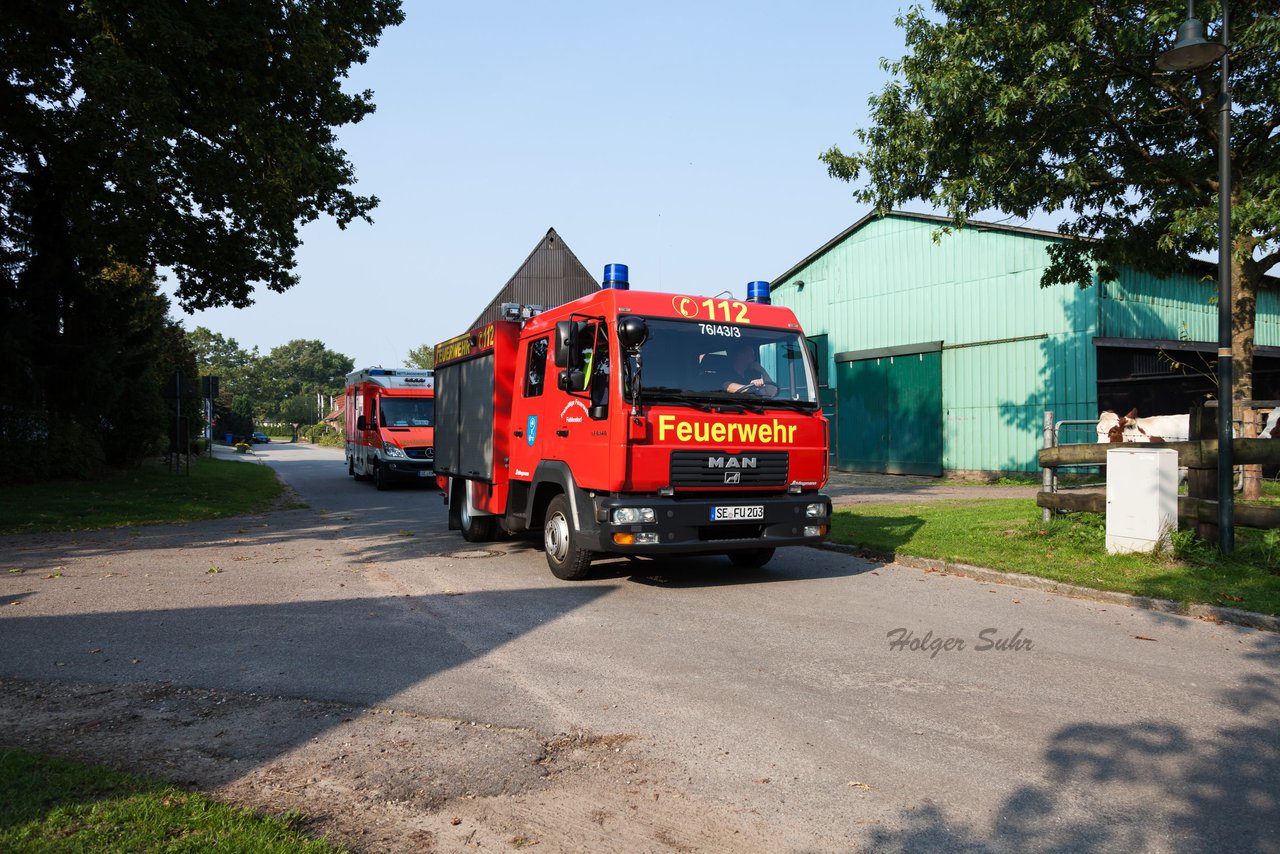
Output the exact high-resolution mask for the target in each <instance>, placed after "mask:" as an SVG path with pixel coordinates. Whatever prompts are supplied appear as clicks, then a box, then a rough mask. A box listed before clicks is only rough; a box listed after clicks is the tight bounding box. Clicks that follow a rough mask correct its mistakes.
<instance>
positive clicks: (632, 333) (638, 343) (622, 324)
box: [618, 315, 649, 353]
mask: <svg viewBox="0 0 1280 854" xmlns="http://www.w3.org/2000/svg"><path fill="white" fill-rule="evenodd" d="M648 340H649V324H647V323H645V320H644V318H643V317H636V316H635V315H628V316H626V317H623V318H621V319H620V320H619V321H618V343H619V344H621V345H622V349H623V350H625V351H626V352H628V353H635V352H636V351H638V350H639V349H640V348H641V347H642V346H644V342H646V341H648Z"/></svg>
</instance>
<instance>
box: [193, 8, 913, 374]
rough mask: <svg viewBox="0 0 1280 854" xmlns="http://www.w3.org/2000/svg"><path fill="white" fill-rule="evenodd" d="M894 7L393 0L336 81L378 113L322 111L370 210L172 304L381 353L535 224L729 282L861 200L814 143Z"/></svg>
mask: <svg viewBox="0 0 1280 854" xmlns="http://www.w3.org/2000/svg"><path fill="white" fill-rule="evenodd" d="M904 7H905V4H903V5H895V4H861V3H856V4H855V3H847V2H846V3H837V2H801V3H794V4H779V3H732V4H730V3H693V4H689V3H641V4H630V5H626V6H623V5H621V4H613V3H599V2H594V3H564V2H551V3H547V4H527V3H520V4H506V3H501V4H470V3H450V4H445V3H425V2H421V0H406V2H405V11H406V14H407V20H406V22H405V23H404V24H403V25H402V26H400V27H397V28H395V29H393V30H390V31H388V32H387V33H386V34H385V35H384V37H383V39H382V42H381V44H380V45H379V46H378V47H377V48H376V49H375V50H374V51H373V53H372V55H371V57H370V60H369V62H368V64H366V65H365V66H362V67H360V68H358V69H356V70H355V72H354V73H353V74H352V77H351V79H350V81H349V83H348V87H347V88H348V89H349V90H354V89H364V88H369V89H372V90H374V93H375V101H376V103H377V105H378V109H377V112H376V113H375V114H374V115H372V116H370V117H369V118H367V119H366V120H365V121H363V122H361V123H360V124H359V125H355V126H352V127H348V128H345V129H343V130H342V131H341V132H340V137H341V140H342V145H343V147H344V148H345V150H346V151H347V152H348V155H349V157H350V159H351V161H352V162H353V164H354V165H355V169H356V175H357V177H358V179H359V183H358V185H357V191H358V192H360V193H366V194H374V195H377V196H378V197H379V198H380V199H381V200H382V202H381V205H380V206H379V207H378V209H377V210H376V211H375V212H374V224H373V225H372V226H369V225H366V224H363V223H358V224H355V225H352V226H351V227H349V228H347V229H346V230H345V231H344V230H340V229H338V228H337V227H336V226H335V225H333V223H332V222H327V221H319V222H316V223H312V224H310V225H308V226H307V227H306V228H305V229H304V230H303V241H304V245H303V247H302V249H301V251H300V253H299V265H298V273H299V275H300V276H301V283H300V284H299V285H297V286H296V287H294V288H293V289H292V290H290V291H288V292H286V293H284V294H272V293H269V292H259V294H258V296H257V303H256V304H255V305H253V306H252V307H250V308H247V309H215V310H211V311H205V312H199V313H197V314H195V315H186V314H180V313H178V311H177V309H176V308H175V313H176V314H179V316H180V317H181V318H182V320H183V323H184V324H185V325H186V326H187V328H188V329H191V328H194V327H195V326H196V325H203V326H207V327H209V328H210V329H212V330H214V331H216V332H221V333H222V334H224V335H228V336H230V337H234V338H236V339H238V340H239V342H240V343H241V344H242V345H244V346H246V347H249V346H253V345H257V346H258V347H260V348H261V349H262V350H263V352H266V351H267V350H269V349H270V348H271V347H273V346H275V345H278V344H282V343H284V342H285V341H288V340H290V339H293V338H318V339H320V340H322V341H324V342H325V344H326V345H328V346H329V347H331V348H332V349H335V350H337V351H339V352H342V353H345V354H347V355H349V356H351V357H352V358H353V359H355V361H356V365H357V367H364V366H368V365H375V364H381V365H384V366H395V365H399V364H401V363H402V362H403V359H404V356H405V354H406V353H407V352H408V351H409V349H410V348H413V347H416V346H418V345H420V344H423V343H428V342H429V343H432V344H434V343H436V342H438V341H441V340H443V339H445V338H447V337H450V336H452V335H455V334H458V333H459V332H462V331H465V328H466V326H467V324H469V323H470V322H471V320H472V319H473V318H474V317H475V316H476V315H477V314H478V313H479V312H480V310H481V309H482V308H483V307H484V305H485V304H486V303H487V302H488V300H489V299H490V298H491V297H492V295H493V294H494V293H495V292H496V291H497V289H498V288H499V287H501V286H502V284H503V283H505V282H506V281H507V279H508V278H510V276H511V274H512V273H514V272H515V270H516V268H517V267H518V266H519V265H520V263H521V262H522V261H523V260H524V258H525V257H526V256H527V255H528V253H529V252H530V250H531V249H532V248H533V246H534V245H535V244H536V243H537V242H538V240H539V239H540V238H541V237H542V235H543V234H544V233H545V232H546V230H547V229H548V228H549V227H554V228H555V229H556V230H557V231H558V232H559V233H560V235H561V236H562V237H563V238H564V240H565V242H566V243H567V244H568V245H569V247H570V248H571V249H573V250H574V252H575V253H576V254H577V255H578V257H579V258H580V259H581V260H582V262H583V263H584V264H585V265H586V266H587V268H588V270H590V271H591V273H592V274H593V275H594V276H595V277H596V278H597V280H598V279H599V278H600V275H601V272H602V270H603V267H604V265H605V264H606V263H612V262H620V263H624V264H628V265H630V268H631V280H632V287H634V288H647V289H653V290H664V291H684V292H688V293H695V294H702V293H708V294H709V293H717V292H719V291H722V290H725V289H729V290H731V291H733V292H734V293H735V294H736V295H739V296H742V295H745V288H746V283H747V282H748V281H752V280H755V279H772V278H774V277H776V276H778V275H779V274H780V273H782V272H784V271H785V270H786V269H787V268H789V267H790V266H791V265H792V264H793V263H795V262H796V261H798V260H800V259H801V258H803V257H804V256H805V255H807V254H808V253H809V252H811V251H813V250H814V249H816V248H817V247H818V246H820V245H822V244H823V243H825V242H826V241H827V240H828V239H830V238H831V237H832V236H834V235H835V234H837V233H839V232H840V231H841V230H843V229H844V228H846V227H847V226H848V225H850V224H851V223H852V222H854V220H856V219H857V218H858V217H860V216H862V215H863V214H864V213H865V212H866V210H865V208H863V207H862V206H860V205H859V204H857V203H856V202H854V200H853V199H852V198H851V187H850V186H849V185H847V184H844V183H843V182H840V181H836V180H834V179H832V178H829V177H828V176H827V174H826V170H825V168H824V167H823V165H822V164H821V163H820V162H819V161H818V159H817V158H818V154H819V153H820V152H822V151H824V150H826V149H827V148H828V147H830V146H831V145H833V144H838V145H840V146H842V147H844V148H845V149H846V150H848V149H849V148H851V147H852V146H853V137H852V134H853V132H854V130H855V129H856V128H859V127H862V126H863V125H864V124H865V123H866V120H867V99H868V97H869V96H870V95H871V94H872V93H873V92H876V91H879V90H880V89H881V88H882V87H883V85H884V83H885V81H886V79H887V77H886V75H885V73H884V72H883V71H882V70H881V69H880V65H879V63H880V58H881V57H889V58H894V59H896V58H897V57H899V56H900V55H901V54H902V52H903V43H902V35H901V32H900V31H899V30H898V29H897V28H896V27H895V25H894V18H895V16H896V15H897V14H898V10H899V9H900V8H904ZM917 209H920V210H925V209H926V208H924V207H923V206H920V207H918V208H917Z"/></svg>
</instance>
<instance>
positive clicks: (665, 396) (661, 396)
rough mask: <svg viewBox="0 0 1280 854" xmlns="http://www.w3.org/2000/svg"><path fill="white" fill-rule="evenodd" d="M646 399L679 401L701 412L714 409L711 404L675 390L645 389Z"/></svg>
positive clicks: (652, 400)
mask: <svg viewBox="0 0 1280 854" xmlns="http://www.w3.org/2000/svg"><path fill="white" fill-rule="evenodd" d="M644 399H645V402H647V403H678V404H681V405H683V406H688V407H691V408H693V409H696V410H698V411H699V412H713V411H714V410H713V409H712V408H711V406H710V405H709V404H706V403H703V402H702V401H700V400H694V399H692V398H689V397H685V396H684V395H682V394H676V393H673V392H661V391H654V390H653V389H651V388H650V389H645V396H644Z"/></svg>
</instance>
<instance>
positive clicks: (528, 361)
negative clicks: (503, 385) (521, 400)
mask: <svg viewBox="0 0 1280 854" xmlns="http://www.w3.org/2000/svg"><path fill="white" fill-rule="evenodd" d="M550 342H551V339H550V337H543V338H538V339H537V340H534V341H530V342H529V347H528V348H527V350H526V352H525V366H526V367H525V375H524V396H525V397H541V396H542V392H543V390H545V389H546V387H547V383H546V381H547V351H548V349H549V348H550Z"/></svg>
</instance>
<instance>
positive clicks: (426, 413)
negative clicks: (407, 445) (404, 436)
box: [379, 397, 436, 427]
mask: <svg viewBox="0 0 1280 854" xmlns="http://www.w3.org/2000/svg"><path fill="white" fill-rule="evenodd" d="M435 416H436V402H435V400H434V399H433V398H429V397H384V398H382V421H381V422H379V423H381V424H382V426H383V427H431V426H433V425H434V424H435V423H436V421H435Z"/></svg>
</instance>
